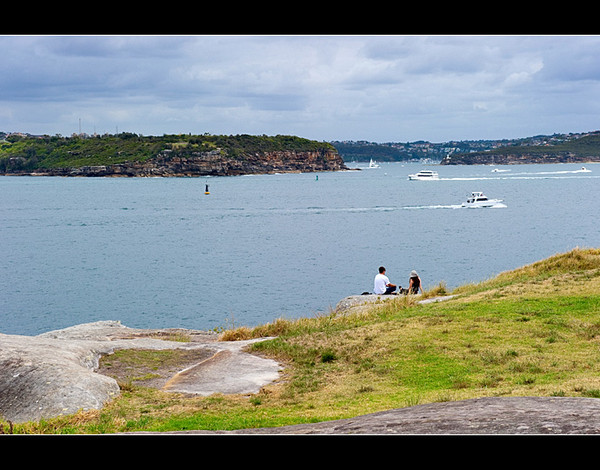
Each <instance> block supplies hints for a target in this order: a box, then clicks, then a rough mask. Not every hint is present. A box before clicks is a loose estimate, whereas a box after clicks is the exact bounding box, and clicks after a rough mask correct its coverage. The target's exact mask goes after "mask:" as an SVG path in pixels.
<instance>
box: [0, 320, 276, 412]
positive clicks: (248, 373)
mask: <svg viewBox="0 0 600 470" xmlns="http://www.w3.org/2000/svg"><path fill="white" fill-rule="evenodd" d="M173 334H185V335H187V336H189V337H190V338H191V341H188V342H180V341H171V340H168V338H169V337H171V336H170V335H173ZM161 338H163V339H161ZM266 339H268V338H261V339H258V340H249V341H235V342H225V341H218V339H217V335H216V334H214V333H211V332H203V331H196V330H184V329H162V330H141V329H133V328H128V327H126V326H124V325H121V323H120V322H118V321H101V322H95V323H87V324H82V325H77V326H73V327H70V328H66V329H62V330H57V331H51V332H48V333H44V334H41V335H38V336H19V335H6V334H0V417H2V418H3V419H5V420H9V421H12V422H14V423H20V422H25V421H39V420H41V419H48V418H52V417H56V416H60V415H68V414H73V413H76V412H77V411H79V410H91V409H100V408H102V407H103V406H104V405H105V404H106V403H107V402H109V401H110V400H112V399H113V398H115V397H116V396H118V395H119V393H120V388H119V385H118V383H117V381H116V380H115V379H113V378H111V377H108V376H105V375H102V374H100V373H98V372H97V371H98V367H99V360H100V357H101V356H102V355H106V354H112V353H113V352H114V351H115V350H117V349H133V348H138V349H157V350H161V349H162V350H164V349H203V350H206V352H207V353H206V354H205V355H203V357H204V359H202V360H201V361H200V362H198V363H197V364H194V365H192V366H189V367H187V368H186V369H185V370H182V371H179V372H177V373H175V374H174V375H173V377H171V378H170V379H169V380H168V381H167V383H166V384H165V385H164V386H163V387H162V388H163V389H164V390H167V391H172V392H180V393H191V394H198V395H211V394H213V393H225V394H237V393H240V394H251V393H257V392H259V391H260V388H261V387H263V386H264V385H266V384H268V383H271V382H273V381H274V380H276V379H277V378H278V377H279V374H280V372H281V366H280V365H279V364H278V363H277V362H275V361H273V360H270V359H264V358H261V357H258V356H255V355H252V354H249V353H247V352H244V348H245V347H246V346H247V345H249V344H250V343H253V342H255V341H264V340H266Z"/></svg>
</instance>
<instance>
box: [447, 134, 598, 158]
mask: <svg viewBox="0 0 600 470" xmlns="http://www.w3.org/2000/svg"><path fill="white" fill-rule="evenodd" d="M503 158H510V160H511V161H519V160H522V162H526V161H527V160H531V161H534V162H536V163H543V162H544V161H548V162H553V161H555V160H556V159H559V160H560V159H567V158H568V159H571V160H574V161H588V160H589V161H598V159H599V158H600V133H598V132H594V133H591V134H589V135H584V136H581V137H578V138H570V139H558V140H555V141H550V139H549V142H548V143H547V144H545V145H507V146H502V147H499V148H496V149H493V150H487V151H485V152H472V153H462V154H453V155H450V156H448V157H447V158H445V159H444V160H442V164H452V163H454V164H471V163H479V164H482V163H493V162H496V163H498V162H502V161H503V160H502V159H503Z"/></svg>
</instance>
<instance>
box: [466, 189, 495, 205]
mask: <svg viewBox="0 0 600 470" xmlns="http://www.w3.org/2000/svg"><path fill="white" fill-rule="evenodd" d="M501 202H502V199H488V198H487V196H486V195H485V194H483V193H482V192H473V193H471V196H470V197H469V198H468V199H467V201H466V202H463V203H462V207H493V206H496V205H498V204H500V203H501Z"/></svg>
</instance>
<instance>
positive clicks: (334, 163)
mask: <svg viewBox="0 0 600 470" xmlns="http://www.w3.org/2000/svg"><path fill="white" fill-rule="evenodd" d="M339 170H347V167H346V165H345V164H344V162H343V160H342V159H341V157H340V156H339V155H338V154H337V153H335V152H333V151H297V150H283V151H273V152H264V153H259V152H255V153H252V154H248V155H245V156H244V158H231V157H228V156H226V155H223V154H222V153H221V152H219V151H211V152H198V153H192V154H189V155H178V154H177V153H171V152H170V151H163V152H161V153H160V154H158V155H157V156H156V157H155V158H151V159H149V160H146V161H130V162H125V163H116V164H113V165H84V166H80V167H64V168H38V169H35V170H32V171H23V170H21V171H19V172H13V173H12V174H20V175H29V176H129V177H169V176H171V177H175V176H177V177H193V176H237V175H251V174H271V173H304V172H318V171H339Z"/></svg>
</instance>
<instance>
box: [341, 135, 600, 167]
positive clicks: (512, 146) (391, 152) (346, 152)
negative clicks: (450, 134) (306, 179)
mask: <svg viewBox="0 0 600 470" xmlns="http://www.w3.org/2000/svg"><path fill="white" fill-rule="evenodd" d="M332 144H333V145H334V146H335V147H336V149H337V150H338V152H339V153H340V155H341V156H342V158H343V159H344V161H346V162H349V161H369V160H370V159H373V160H377V161H380V162H391V161H420V160H424V159H427V160H431V161H434V162H441V163H442V164H462V165H468V164H493V163H495V164H502V163H545V162H547V163H555V162H556V161H559V160H565V161H566V160H569V159H570V160H572V161H600V160H599V156H600V131H595V132H587V133H577V134H575V133H571V134H553V135H537V136H532V137H526V138H519V139H499V140H464V141H448V142H440V143H434V142H427V141H415V142H387V143H374V142H368V141H334V142H332Z"/></svg>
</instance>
